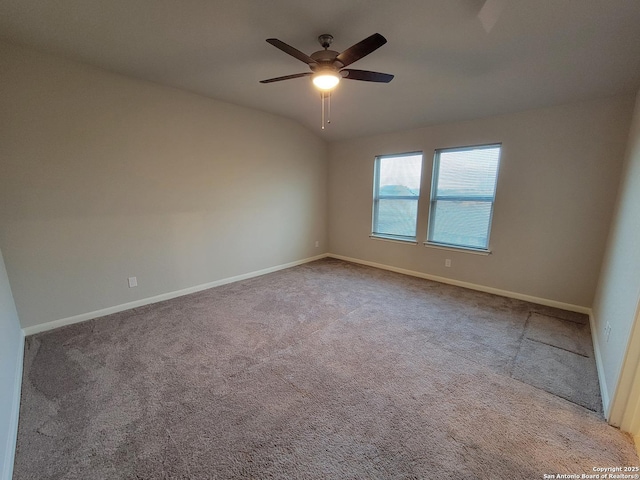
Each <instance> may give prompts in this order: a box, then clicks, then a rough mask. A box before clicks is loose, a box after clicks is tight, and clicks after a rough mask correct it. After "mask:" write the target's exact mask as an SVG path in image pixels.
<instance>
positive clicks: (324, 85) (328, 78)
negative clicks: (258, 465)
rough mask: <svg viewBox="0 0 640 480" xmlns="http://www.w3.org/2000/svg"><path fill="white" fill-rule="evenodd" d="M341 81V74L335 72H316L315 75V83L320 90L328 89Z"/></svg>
mask: <svg viewBox="0 0 640 480" xmlns="http://www.w3.org/2000/svg"><path fill="white" fill-rule="evenodd" d="M338 83H340V75H338V74H337V73H335V72H322V73H316V74H315V75H314V76H313V84H314V85H315V86H316V87H318V88H319V89H320V90H323V91H328V90H332V89H333V88H335V86H336V85H338Z"/></svg>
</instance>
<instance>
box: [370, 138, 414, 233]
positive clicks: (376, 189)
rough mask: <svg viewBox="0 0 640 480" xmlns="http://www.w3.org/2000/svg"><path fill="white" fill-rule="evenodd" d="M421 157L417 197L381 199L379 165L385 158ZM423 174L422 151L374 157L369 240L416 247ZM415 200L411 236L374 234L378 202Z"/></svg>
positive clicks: (394, 196) (396, 196)
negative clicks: (414, 216)
mask: <svg viewBox="0 0 640 480" xmlns="http://www.w3.org/2000/svg"><path fill="white" fill-rule="evenodd" d="M418 155H419V156H420V157H421V163H420V181H419V185H420V193H419V194H418V195H417V196H404V195H383V196H382V197H384V198H382V197H381V196H380V163H381V161H382V160H383V159H385V158H398V157H414V156H418ZM423 174H424V152H423V151H422V150H418V151H413V152H403V153H389V154H385V155H376V156H375V158H374V167H373V202H372V206H371V208H372V214H371V234H370V235H369V238H373V239H379V240H389V241H395V242H400V243H409V244H413V245H416V244H417V243H418V241H417V238H418V220H419V218H420V198H421V196H422V179H423ZM390 199H396V200H412V201H413V200H415V202H416V218H415V221H416V226H415V232H414V234H413V236H406V235H393V234H389V233H379V232H376V231H375V230H376V225H377V223H378V205H379V202H380V200H390Z"/></svg>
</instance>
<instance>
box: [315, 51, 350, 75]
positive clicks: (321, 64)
mask: <svg viewBox="0 0 640 480" xmlns="http://www.w3.org/2000/svg"><path fill="white" fill-rule="evenodd" d="M338 55H339V52H336V51H334V50H319V51H317V52H314V53H312V54H311V55H310V57H311V58H312V59H314V60H315V61H316V63H317V64H318V66H317V67H315V68H314V66H313V65H310V67H311V70H313V71H316V70H317V69H319V68H326V67H335V68H342V67H343V66H344V65H343V64H342V63H340V62H339V61H338V60H336V57H337V56H338Z"/></svg>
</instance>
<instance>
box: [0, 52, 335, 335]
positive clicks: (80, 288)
mask: <svg viewBox="0 0 640 480" xmlns="http://www.w3.org/2000/svg"><path fill="white" fill-rule="evenodd" d="M0 72H1V73H0V82H1V83H0V112H2V113H1V114H0V122H1V123H0V163H1V165H0V167H1V171H2V175H0V248H2V251H3V253H4V256H5V261H6V266H7V271H8V274H9V279H10V281H11V285H12V288H13V295H14V298H15V301H16V306H17V309H18V313H19V315H20V319H21V322H22V326H23V327H28V326H33V325H36V324H40V323H43V322H49V321H53V320H58V319H62V318H67V317H70V316H75V315H79V314H84V313H87V312H91V311H95V310H99V309H103V308H107V307H112V306H116V305H120V304H124V303H127V302H132V301H136V300H139V299H144V298H147V297H150V296H154V295H159V294H163V293H167V292H172V291H176V290H180V289H184V288H188V287H192V286H195V285H199V284H203V283H208V282H212V281H215V280H219V279H223V278H227V277H230V276H235V275H239V274H243V273H247V272H252V271H256V270H260V269H264V268H268V267H273V266H277V265H280V264H284V263H288V262H292V261H297V260H301V259H304V258H307V257H311V256H314V255H318V254H320V253H323V252H325V251H326V246H327V241H326V230H327V226H326V190H327V188H326V179H327V160H326V157H327V147H326V145H325V143H324V141H322V140H321V139H319V138H318V137H316V136H315V135H314V134H312V133H311V132H309V131H308V130H306V129H305V128H303V127H301V126H300V125H298V124H296V123H294V122H292V121H289V120H287V119H284V118H282V117H277V116H274V115H270V114H266V113H261V112H258V111H255V110H251V109H246V108H241V107H238V106H234V105H230V104H226V103H222V102H218V101H215V100H211V99H207V98H204V97H200V96H197V95H192V94H189V93H187V92H183V91H180V90H176V89H171V88H167V87H162V86H159V85H156V84H152V83H148V82H143V81H138V80H133V79H130V78H127V77H123V76H119V75H115V74H111V73H108V72H105V71H103V70H99V69H95V68H92V67H89V66H85V65H81V64H77V63H72V62H69V61H66V60H62V59H58V58H56V57H52V56H48V55H44V54H40V53H36V52H34V51H31V50H27V49H23V48H18V47H14V46H11V45H8V44H0ZM256 88H257V87H256ZM316 240H319V241H320V247H319V248H315V241H316ZM129 276H137V278H138V283H139V286H138V287H137V288H133V289H130V288H128V285H127V277H129Z"/></svg>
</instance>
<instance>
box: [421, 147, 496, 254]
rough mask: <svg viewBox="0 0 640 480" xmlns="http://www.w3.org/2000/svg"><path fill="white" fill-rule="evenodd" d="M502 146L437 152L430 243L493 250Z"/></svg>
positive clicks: (434, 169)
mask: <svg viewBox="0 0 640 480" xmlns="http://www.w3.org/2000/svg"><path fill="white" fill-rule="evenodd" d="M500 150H501V145H499V144H497V145H481V146H474V147H464V148H447V149H441V150H436V152H435V157H434V162H433V179H432V186H431V207H430V211H429V226H428V231H427V243H428V244H435V245H442V246H449V247H461V248H467V249H473V250H480V251H488V250H489V233H490V230H491V217H492V215H493V203H494V200H495V195H496V183H497V179H498V166H499V163H500Z"/></svg>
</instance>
